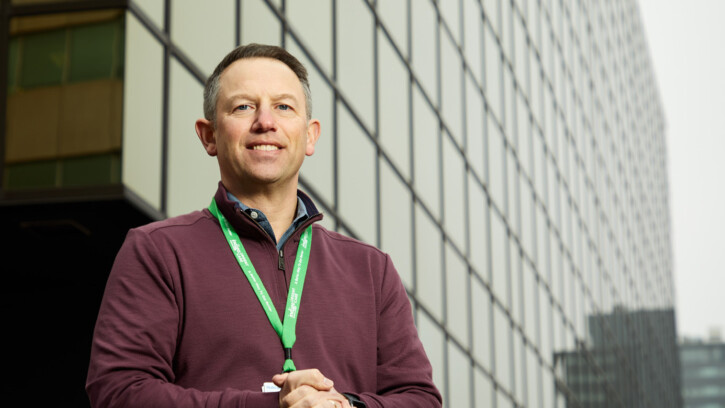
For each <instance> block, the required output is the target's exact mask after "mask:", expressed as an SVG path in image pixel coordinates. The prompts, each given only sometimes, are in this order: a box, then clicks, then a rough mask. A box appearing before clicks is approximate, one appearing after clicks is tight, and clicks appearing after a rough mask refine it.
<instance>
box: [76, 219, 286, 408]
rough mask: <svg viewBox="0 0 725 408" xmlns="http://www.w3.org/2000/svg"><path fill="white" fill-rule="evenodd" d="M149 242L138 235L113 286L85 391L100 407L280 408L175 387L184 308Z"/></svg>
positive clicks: (236, 394)
mask: <svg viewBox="0 0 725 408" xmlns="http://www.w3.org/2000/svg"><path fill="white" fill-rule="evenodd" d="M160 253H161V252H160V251H159V249H158V247H157V246H156V245H155V243H154V242H153V240H152V239H151V238H150V236H149V234H148V233H146V232H144V231H143V230H131V231H130V232H129V235H128V237H127V238H126V241H125V242H124V244H123V246H122V248H121V250H120V251H119V253H118V256H117V257H116V261H115V263H114V266H113V269H112V270H111V274H110V276H109V279H108V282H107V284H106V289H105V293H104V296H103V301H102V303H101V308H100V310H99V315H98V319H97V321H96V327H95V330H94V335H93V343H92V347H91V358H90V366H89V369H88V378H87V383H86V391H87V393H88V396H89V399H90V402H91V406H93V407H161V408H163V407H278V397H279V395H278V393H262V392H261V390H260V391H259V392H256V391H250V390H238V389H231V388H228V389H224V390H216V391H200V390H197V389H191V388H184V387H181V386H178V385H176V384H174V380H175V374H174V355H175V353H176V345H177V337H178V335H179V330H180V324H181V323H180V321H181V320H180V316H181V315H182V313H183V309H182V306H181V305H180V304H181V303H183V302H180V301H179V296H180V293H181V288H180V287H179V282H178V276H176V277H174V276H173V274H171V273H169V268H167V267H166V265H164V262H163V257H162V256H161V255H160Z"/></svg>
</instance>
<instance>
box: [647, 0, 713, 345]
mask: <svg viewBox="0 0 725 408" xmlns="http://www.w3.org/2000/svg"><path fill="white" fill-rule="evenodd" d="M639 3H640V12H641V15H642V20H643V23H644V26H645V30H646V32H647V40H648V43H649V48H650V52H651V56H652V60H653V62H654V67H655V72H656V75H657V82H658V83H659V89H660V94H661V97H662V102H663V104H664V107H665V114H666V117H667V144H668V145H667V146H668V150H669V157H668V161H669V180H670V212H671V214H672V226H673V228H672V241H673V246H674V248H673V250H674V264H675V271H674V272H675V282H676V296H677V326H678V334H679V335H680V336H689V337H706V336H707V335H708V333H709V331H710V329H711V328H713V327H719V328H720V330H721V332H722V334H723V340H725V24H723V22H722V19H723V16H725V1H722V0H639Z"/></svg>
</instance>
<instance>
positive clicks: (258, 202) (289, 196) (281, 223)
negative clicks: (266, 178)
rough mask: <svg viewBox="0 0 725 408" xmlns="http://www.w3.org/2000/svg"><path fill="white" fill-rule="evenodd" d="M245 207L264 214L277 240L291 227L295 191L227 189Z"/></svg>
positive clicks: (295, 202) (294, 210)
mask: <svg viewBox="0 0 725 408" xmlns="http://www.w3.org/2000/svg"><path fill="white" fill-rule="evenodd" d="M227 189H228V191H229V192H230V193H232V194H233V195H234V196H235V197H237V199H238V200H239V201H241V202H243V203H244V205H246V206H247V207H251V208H256V209H258V210H260V211H262V212H263V213H264V215H265V216H266V217H267V220H268V221H269V223H270V225H271V226H272V230H273V231H274V235H275V236H276V237H277V239H279V238H280V237H281V236H282V235H283V234H284V232H285V231H287V228H289V226H290V225H292V221H293V220H294V218H295V213H296V212H297V189H296V188H295V189H285V190H280V189H261V190H260V189H249V188H238V187H237V188H235V189H231V188H227Z"/></svg>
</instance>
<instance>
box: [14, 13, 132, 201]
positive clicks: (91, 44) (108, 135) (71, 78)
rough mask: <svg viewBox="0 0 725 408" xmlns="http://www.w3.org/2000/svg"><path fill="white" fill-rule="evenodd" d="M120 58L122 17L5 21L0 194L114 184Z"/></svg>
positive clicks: (118, 167)
mask: <svg viewBox="0 0 725 408" xmlns="http://www.w3.org/2000/svg"><path fill="white" fill-rule="evenodd" d="M123 60H124V17H123V14H122V13H121V12H120V11H102V12H84V13H66V14H52V15H47V16H33V17H17V18H14V19H13V20H12V21H11V27H10V44H9V58H8V60H7V61H8V62H7V63H8V94H7V99H6V100H7V105H6V106H7V110H6V115H7V116H6V117H7V126H6V134H5V157H4V160H5V172H4V180H3V186H4V188H5V189H7V190H21V189H45V188H53V189H55V188H69V187H89V186H103V185H109V184H118V183H119V182H120V177H121V160H120V157H121V120H122V112H123V109H122V106H123V66H124V64H123ZM39 112H42V115H43V119H42V120H38V113H39Z"/></svg>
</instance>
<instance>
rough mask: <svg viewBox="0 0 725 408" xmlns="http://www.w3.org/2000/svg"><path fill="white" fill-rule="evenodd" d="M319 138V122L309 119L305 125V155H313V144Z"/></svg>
mask: <svg viewBox="0 0 725 408" xmlns="http://www.w3.org/2000/svg"><path fill="white" fill-rule="evenodd" d="M319 138H320V121H319V120H317V119H311V120H310V121H309V123H307V146H306V148H305V154H306V155H307V156H312V155H313V154H314V153H315V144H316V143H317V139H319Z"/></svg>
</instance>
